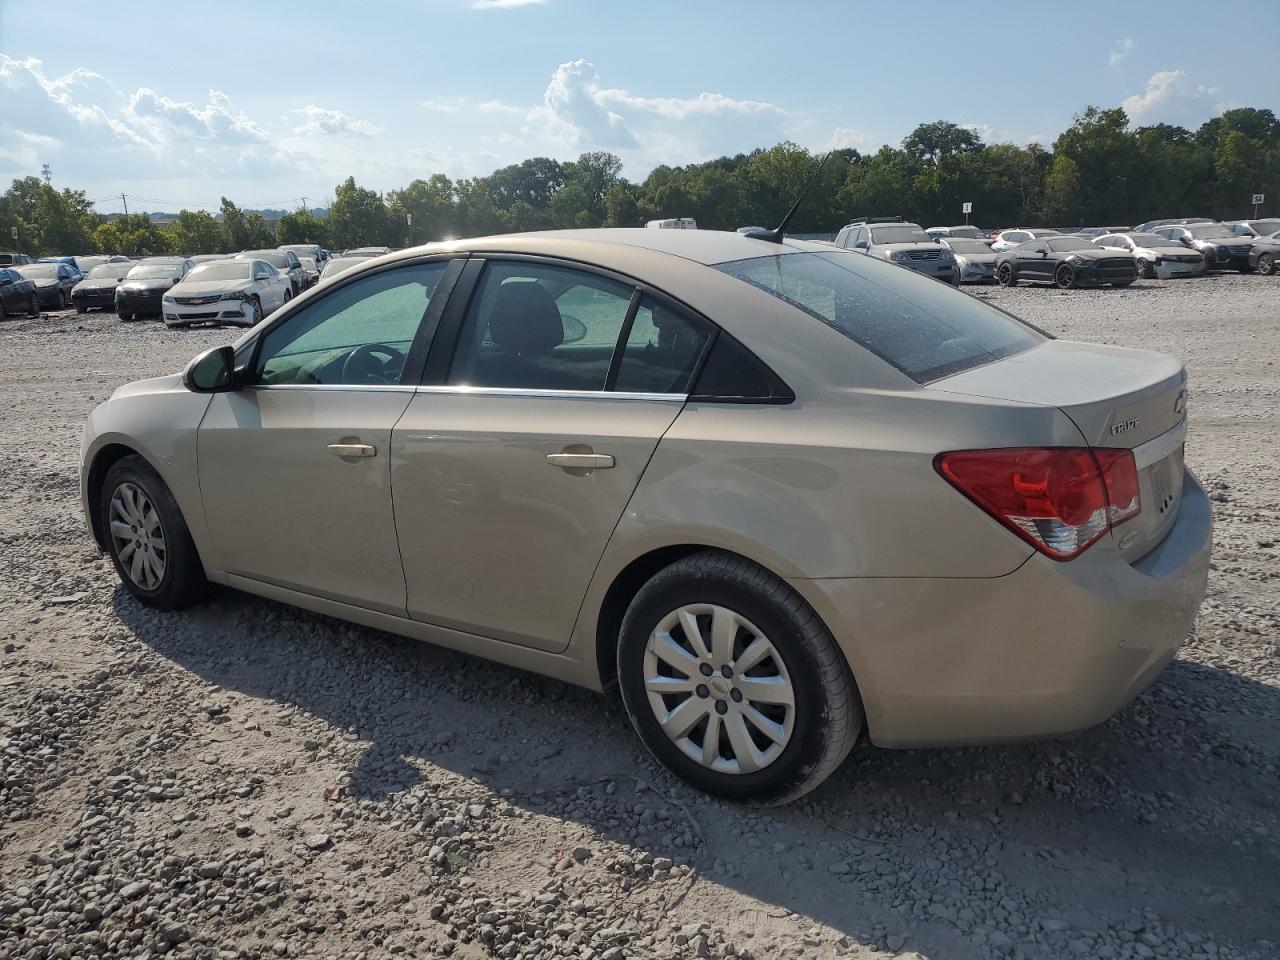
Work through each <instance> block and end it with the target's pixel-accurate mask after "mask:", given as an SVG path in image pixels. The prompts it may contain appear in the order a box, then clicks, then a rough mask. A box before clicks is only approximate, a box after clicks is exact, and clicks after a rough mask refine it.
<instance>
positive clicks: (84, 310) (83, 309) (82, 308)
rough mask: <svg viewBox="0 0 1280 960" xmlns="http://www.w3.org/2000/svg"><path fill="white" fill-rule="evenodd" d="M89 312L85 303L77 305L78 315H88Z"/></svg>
mask: <svg viewBox="0 0 1280 960" xmlns="http://www.w3.org/2000/svg"><path fill="white" fill-rule="evenodd" d="M88 310H89V308H88V307H86V306H85V305H84V304H83V303H77V304H76V313H87V312H88Z"/></svg>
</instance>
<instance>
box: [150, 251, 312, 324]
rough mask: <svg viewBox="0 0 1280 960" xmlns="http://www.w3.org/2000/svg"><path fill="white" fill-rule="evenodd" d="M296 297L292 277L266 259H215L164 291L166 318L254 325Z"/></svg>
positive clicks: (182, 321)
mask: <svg viewBox="0 0 1280 960" xmlns="http://www.w3.org/2000/svg"><path fill="white" fill-rule="evenodd" d="M292 299H293V285H292V284H291V283H290V282H289V278H288V277H287V276H286V275H285V274H283V273H281V272H280V271H279V270H277V269H276V268H275V267H273V266H272V265H271V264H269V263H267V262H266V261H265V260H216V261H214V262H212V263H204V264H201V265H200V266H198V267H196V268H195V269H194V270H192V271H191V272H190V273H188V274H187V275H186V276H185V277H184V278H183V279H182V282H181V283H179V284H177V285H176V286H174V287H173V288H172V289H170V290H169V292H168V293H166V294H165V295H164V300H163V311H162V312H163V314H164V322H165V324H166V325H167V326H170V327H189V326H191V325H192V324H193V323H218V324H222V323H231V324H238V325H240V326H246V327H252V326H253V325H254V324H256V323H257V322H258V321H259V320H261V319H262V318H263V317H265V316H266V315H267V314H269V313H271V312H272V311H273V310H276V309H278V308H279V307H282V306H284V305H285V304H286V303H288V302H289V301H290V300H292Z"/></svg>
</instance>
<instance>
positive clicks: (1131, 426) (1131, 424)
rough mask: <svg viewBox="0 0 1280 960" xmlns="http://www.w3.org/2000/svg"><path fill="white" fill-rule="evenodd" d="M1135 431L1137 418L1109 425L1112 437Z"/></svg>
mask: <svg viewBox="0 0 1280 960" xmlns="http://www.w3.org/2000/svg"><path fill="white" fill-rule="evenodd" d="M1136 429H1138V418H1137V417H1133V418H1132V419H1129V420H1121V421H1120V422H1119V423H1113V424H1112V425H1111V435H1112V436H1113V437H1118V436H1120V434H1122V433H1128V432H1129V431H1130V430H1136Z"/></svg>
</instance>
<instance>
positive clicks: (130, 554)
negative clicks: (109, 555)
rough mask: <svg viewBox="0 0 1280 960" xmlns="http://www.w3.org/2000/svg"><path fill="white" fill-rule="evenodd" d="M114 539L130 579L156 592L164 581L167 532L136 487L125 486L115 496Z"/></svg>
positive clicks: (118, 489)
mask: <svg viewBox="0 0 1280 960" xmlns="http://www.w3.org/2000/svg"><path fill="white" fill-rule="evenodd" d="M110 523H111V539H112V542H113V543H114V544H115V547H116V556H117V557H119V558H120V565H121V566H122V567H124V568H125V570H127V571H128V572H129V579H130V580H132V581H133V582H134V583H135V584H137V585H138V586H140V587H142V588H143V589H144V590H154V589H155V588H156V587H158V586H159V585H160V581H161V580H163V579H164V569H165V560H166V557H167V556H168V552H167V550H166V549H165V542H164V528H163V527H162V526H161V525H160V514H159V513H157V512H156V508H155V505H154V504H153V503H152V502H151V500H150V499H149V498H148V497H147V495H146V494H145V493H143V491H142V488H141V487H138V486H136V485H135V484H132V483H122V484H120V486H118V487H116V491H115V493H113V494H112V495H111V517H110Z"/></svg>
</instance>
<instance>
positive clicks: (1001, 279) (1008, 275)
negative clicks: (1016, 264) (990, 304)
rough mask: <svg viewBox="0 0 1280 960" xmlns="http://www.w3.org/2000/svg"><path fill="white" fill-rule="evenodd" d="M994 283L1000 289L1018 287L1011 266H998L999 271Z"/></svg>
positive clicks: (1003, 264)
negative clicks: (998, 285)
mask: <svg viewBox="0 0 1280 960" xmlns="http://www.w3.org/2000/svg"><path fill="white" fill-rule="evenodd" d="M996 283H998V284H1000V286H1002V287H1016V286H1017V285H1018V278H1017V277H1015V276H1014V275H1013V264H1010V263H1002V264H1000V269H999V270H997V271H996Z"/></svg>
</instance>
